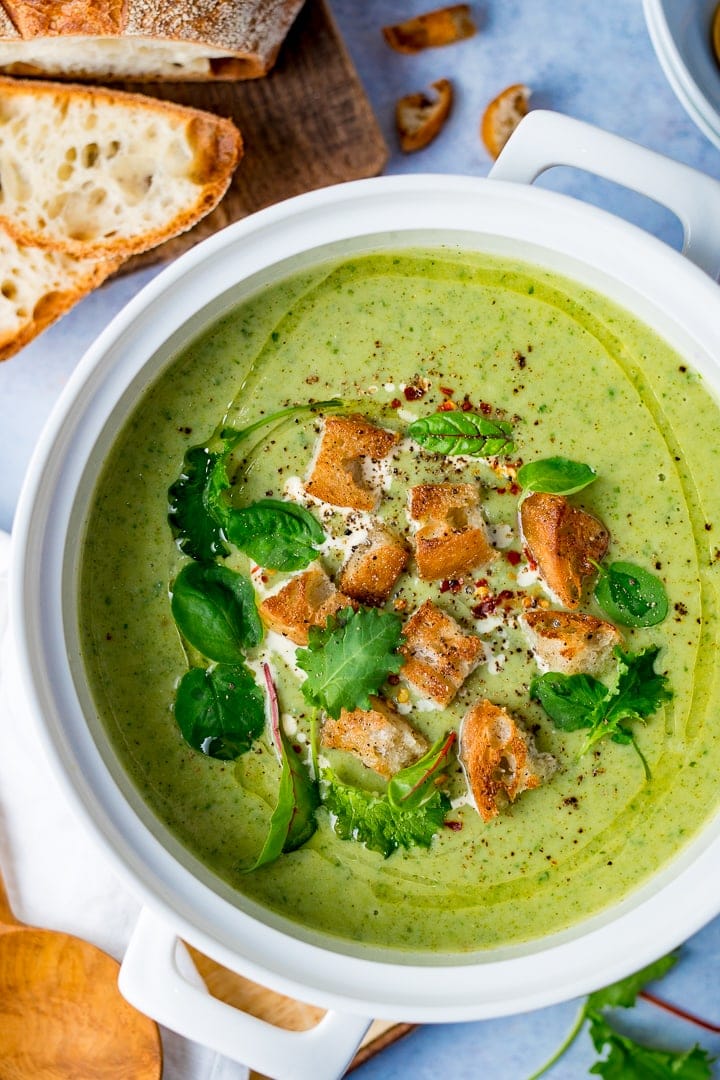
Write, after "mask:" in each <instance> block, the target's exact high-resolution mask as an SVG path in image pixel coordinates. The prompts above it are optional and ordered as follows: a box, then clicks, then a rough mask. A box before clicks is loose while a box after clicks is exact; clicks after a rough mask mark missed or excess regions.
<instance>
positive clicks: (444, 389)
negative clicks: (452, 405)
mask: <svg viewBox="0 0 720 1080" xmlns="http://www.w3.org/2000/svg"><path fill="white" fill-rule="evenodd" d="M440 393H441V394H444V395H445V397H452V396H453V394H454V393H455V391H454V390H453V389H451V387H449V386H441V387H440Z"/></svg>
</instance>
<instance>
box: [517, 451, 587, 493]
mask: <svg viewBox="0 0 720 1080" xmlns="http://www.w3.org/2000/svg"><path fill="white" fill-rule="evenodd" d="M516 479H517V482H518V484H519V485H520V487H521V488H523V490H524V491H542V492H546V493H547V494H549V495H572V494H573V492H576V491H582V490H583V488H586V487H587V486H588V484H592V482H593V480H596V479H597V473H596V472H595V470H594V469H593V468H591V466H590V465H584V464H583V463H582V462H580V461H571V460H570V458H564V457H549V458H542V459H541V460H539V461H529V462H528V463H527V464H526V465H523V466H522V468H520V469H518V473H517V477H516Z"/></svg>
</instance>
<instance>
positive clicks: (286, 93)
mask: <svg viewBox="0 0 720 1080" xmlns="http://www.w3.org/2000/svg"><path fill="white" fill-rule="evenodd" d="M378 33H380V30H379V29H378ZM122 86H123V88H124V89H126V90H133V91H137V92H139V93H144V94H151V95H153V96H154V97H158V98H165V99H169V100H171V101H177V102H179V103H180V104H183V105H193V106H196V107H197V108H200V109H207V110H208V111H209V112H215V113H218V114H219V115H220V116H227V117H229V118H230V119H231V120H233V121H234V122H235V123H236V124H237V126H238V127H239V128H240V131H241V132H242V136H243V141H244V144H245V154H244V157H243V160H242V161H241V162H240V165H239V167H238V170H237V172H236V173H235V176H234V178H233V181H232V183H231V185H230V188H229V190H228V192H227V194H226V196H225V198H224V199H223V201H222V202H221V203H220V205H219V206H218V207H217V209H216V210H214V211H213V213H212V214H209V215H208V217H206V218H204V219H203V220H202V221H201V222H200V223H199V224H198V225H196V226H195V228H194V229H192V230H191V231H190V232H187V233H184V234H183V235H182V236H178V237H176V238H175V239H174V240H169V241H168V242H167V243H166V244H162V245H161V246H160V247H157V248H154V249H153V250H152V251H149V252H147V253H145V254H144V255H138V256H136V257H135V258H133V259H130V260H129V262H127V263H125V264H124V266H123V267H122V270H121V273H127V272H128V271H131V270H137V269H138V268H139V267H141V266H148V265H149V264H151V263H154V262H158V261H159V260H166V259H173V258H175V257H176V256H177V255H180V254H182V252H183V251H186V250H187V249H188V248H189V247H192V245H193V244H196V243H197V242H198V241H199V240H204V239H205V237H206V236H210V234H211V233H214V232H216V231H217V230H218V229H221V228H223V227H224V226H225V225H229V224H230V222H232V221H237V220H238V219H239V218H243V217H246V216H247V215H248V214H251V213H253V211H255V210H261V209H262V208H263V207H265V206H270V205H271V204H272V203H276V202H280V200H282V199H287V198H290V196H292V195H299V194H301V193H302V192H304V191H313V190H314V189H316V188H320V187H326V186H327V185H329V184H338V183H340V182H342V181H344V180H358V179H361V178H363V177H366V176H376V175H377V174H378V173H379V172H380V171H381V170H382V168H383V166H384V164H385V162H386V160H387V156H388V151H387V146H386V145H385V141H384V139H383V137H382V134H381V132H380V129H379V127H378V125H377V121H376V119H375V116H374V114H373V111H372V108H371V106H370V102H369V101H368V99H367V97H366V95H365V91H364V90H363V87H362V84H361V82H360V79H359V77H358V74H357V72H356V71H355V68H354V67H353V64H352V61H351V60H350V57H349V55H348V53H347V50H346V48H345V46H344V44H343V41H342V38H341V37H340V34H339V32H338V29H337V27H336V25H335V23H334V21H333V19H332V16H331V15H330V12H329V10H328V8H327V5H326V3H325V0H307V3H306V4H305V7H304V8H303V9H302V11H301V12H300V15H299V16H298V18H297V19H296V21H295V24H294V26H293V27H292V29H291V30H290V33H289V34H288V37H287V39H286V41H285V44H284V45H283V48H282V50H281V52H280V56H279V57H278V62H277V64H276V65H275V67H274V69H273V70H272V71H271V72H270V74H269V75H267V76H265V78H263V79H251V80H248V81H245V82H214V83H158V84H157V85H153V84H147V83H142V84H140V83H130V82H127V83H123V84H122Z"/></svg>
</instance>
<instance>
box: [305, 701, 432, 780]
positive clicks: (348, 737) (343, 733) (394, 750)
mask: <svg viewBox="0 0 720 1080" xmlns="http://www.w3.org/2000/svg"><path fill="white" fill-rule="evenodd" d="M370 703H371V705H372V708H371V709H353V711H352V712H348V711H347V709H343V710H342V712H341V713H340V716H339V718H338V719H337V720H334V719H333V718H332V717H331V716H329V717H328V718H327V719H326V720H325V723H324V724H323V728H322V745H323V746H326V747H328V748H329V749H331V750H347V751H348V752H349V753H351V754H355V755H356V757H359V758H360V760H361V761H362V763H363V765H367V767H368V768H369V769H374V770H375V772H377V773H380V775H381V776H384V777H385V778H386V779H388V780H389V779H390V777H391V776H394V775H395V773H396V772H398V770H399V769H404V768H405V767H406V766H407V765H410V764H411V763H412V762H413V761H416V760H417V759H418V758H419V757H421V756H422V755H423V754H424V753H425V751H426V750H427V749H428V742H427V739H426V738H425V737H424V736H423V735H421V734H420V733H419V732H418V731H416V730H415V728H413V727H411V726H410V724H408V722H407V720H405V719H404V717H402V716H400V714H399V713H398V712H396V711H395V709H393V707H392V706H391V705H390V704H389V703H388V702H387V701H384V700H383V699H382V698H379V697H371V698H370Z"/></svg>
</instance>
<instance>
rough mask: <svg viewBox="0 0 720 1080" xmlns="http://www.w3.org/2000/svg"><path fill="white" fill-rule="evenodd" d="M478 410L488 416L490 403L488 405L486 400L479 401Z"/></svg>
mask: <svg viewBox="0 0 720 1080" xmlns="http://www.w3.org/2000/svg"><path fill="white" fill-rule="evenodd" d="M480 412H481V413H485V415H486V416H488V415H489V414H490V413H491V412H492V405H489V404H488V402H487V401H481V402H480Z"/></svg>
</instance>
